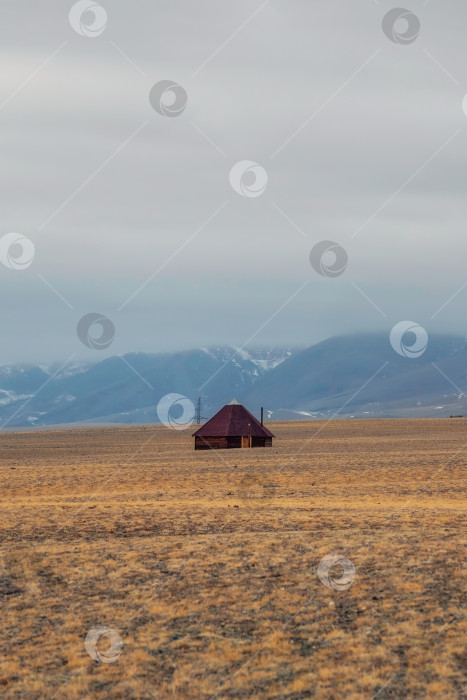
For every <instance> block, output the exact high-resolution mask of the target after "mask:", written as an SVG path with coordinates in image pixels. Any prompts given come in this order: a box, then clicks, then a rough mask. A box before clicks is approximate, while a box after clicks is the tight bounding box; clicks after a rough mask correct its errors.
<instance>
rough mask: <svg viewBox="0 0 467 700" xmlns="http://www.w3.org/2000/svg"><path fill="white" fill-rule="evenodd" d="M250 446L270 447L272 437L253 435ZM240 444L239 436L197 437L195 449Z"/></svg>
mask: <svg viewBox="0 0 467 700" xmlns="http://www.w3.org/2000/svg"><path fill="white" fill-rule="evenodd" d="M251 441H252V445H251V446H252V447H272V438H262V437H253V438H252V439H251ZM241 446H242V438H241V437H198V436H195V450H227V449H233V448H236V447H241Z"/></svg>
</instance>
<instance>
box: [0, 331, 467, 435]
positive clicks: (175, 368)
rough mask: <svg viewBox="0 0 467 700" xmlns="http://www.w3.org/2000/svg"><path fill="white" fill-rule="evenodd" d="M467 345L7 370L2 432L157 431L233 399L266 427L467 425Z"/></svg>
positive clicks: (284, 351)
mask: <svg viewBox="0 0 467 700" xmlns="http://www.w3.org/2000/svg"><path fill="white" fill-rule="evenodd" d="M464 390H465V392H466V393H467V341H466V339H465V338H462V337H460V336H453V335H432V336H431V337H430V340H429V344H428V348H427V350H426V351H425V352H424V354H423V355H422V356H421V357H419V358H417V359H413V358H407V357H401V356H399V355H398V354H397V353H396V352H395V351H394V350H393V348H392V347H391V345H390V343H389V339H388V337H387V336H386V335H384V334H358V335H353V336H346V337H335V338H330V339H329V340H326V341H324V342H322V343H319V344H317V345H314V346H312V347H310V348H307V349H305V350H297V349H292V348H273V349H250V350H248V351H246V350H242V351H237V350H235V349H234V348H230V347H224V348H207V349H198V350H190V351H185V352H177V353H164V354H145V353H131V354H128V355H123V356H121V357H112V358H109V359H106V360H103V361H101V362H97V363H96V364H90V363H72V364H69V365H67V366H65V367H63V368H60V365H59V364H52V365H48V366H45V365H39V366H31V365H14V366H6V367H1V368H0V428H18V427H25V426H29V427H32V426H42V425H55V424H63V423H66V424H70V423H77V424H83V423H87V424H89V423H120V424H135V423H154V422H158V417H157V411H156V408H157V404H158V402H159V400H160V399H161V398H162V397H163V396H164V395H166V394H170V393H172V394H173V393H178V394H183V395H184V396H186V397H188V398H189V399H191V401H193V403H195V404H196V402H197V400H198V398H199V397H201V398H202V415H203V418H205V419H207V418H210V417H211V416H212V415H213V414H214V413H215V412H216V411H217V410H218V409H219V408H220V407H221V406H223V405H224V404H225V403H228V402H229V401H230V400H231V399H232V398H233V397H236V398H237V399H238V400H239V401H240V402H241V403H244V404H245V405H246V406H247V407H248V409H249V410H251V411H252V412H253V413H255V414H258V415H259V409H260V407H261V406H264V408H265V411H266V413H265V415H266V416H267V418H268V419H269V420H279V419H292V418H293V419H300V418H303V419H310V418H330V417H332V416H340V417H345V418H352V417H428V416H449V415H467V398H466V396H465V395H464Z"/></svg>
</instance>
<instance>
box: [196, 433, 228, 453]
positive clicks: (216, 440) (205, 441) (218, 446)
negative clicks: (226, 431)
mask: <svg viewBox="0 0 467 700" xmlns="http://www.w3.org/2000/svg"><path fill="white" fill-rule="evenodd" d="M227 440H228V438H226V437H198V436H195V450H226V449H227V448H228V444H227Z"/></svg>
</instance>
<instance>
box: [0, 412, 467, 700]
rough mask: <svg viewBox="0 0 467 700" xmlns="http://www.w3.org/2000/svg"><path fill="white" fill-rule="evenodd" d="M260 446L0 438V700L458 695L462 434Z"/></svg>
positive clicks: (434, 430) (89, 437)
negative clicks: (328, 562)
mask: <svg viewBox="0 0 467 700" xmlns="http://www.w3.org/2000/svg"><path fill="white" fill-rule="evenodd" d="M268 427H270V428H271V430H272V431H273V432H274V433H275V434H276V436H277V437H276V439H275V440H274V444H273V447H272V448H270V449H253V450H223V451H217V452H210V451H208V452H205V451H200V452H195V451H194V450H193V441H192V438H191V432H192V431H191V430H186V431H174V430H171V429H168V428H165V427H163V426H157V427H153V426H144V427H132V428H126V427H122V428H102V429H100V428H97V429H83V430H64V431H63V430H57V431H45V432H23V433H20V432H14V433H2V434H0V506H1V510H0V538H1V546H0V606H1V608H0V621H1V625H0V696H2V695H3V696H4V697H6V698H28V699H29V698H43V697H46V698H109V697H110V698H152V697H155V698H202V699H208V698H288V699H289V700H299V699H300V698H308V697H315V698H327V699H328V698H331V699H333V698H335V699H336V700H337V698H377V699H378V700H387V699H388V698H397V699H400V698H443V699H450V698H453V699H455V698H459V697H462V694H463V693H464V692H465V691H466V676H465V673H466V665H467V653H466V647H465V641H466V616H465V607H464V606H465V590H466V585H465V563H464V562H465V539H466V538H465V505H466V502H465V465H466V461H467V420H465V419H445V420H441V419H440V420H368V421H365V420H355V421H350V420H349V421H333V422H330V423H327V424H326V423H324V422H303V421H300V422H283V423H270V424H268ZM334 553H336V554H339V555H341V556H344V557H346V558H347V559H349V560H350V561H351V562H352V563H353V565H354V566H355V570H356V574H355V578H354V579H353V582H352V583H351V585H350V587H344V588H345V590H335V587H336V586H337V585H338V584H335V583H334V582H335V581H337V582H338V581H339V577H340V576H341V574H342V568H341V567H339V565H336V566H335V567H334V569H335V570H331V571H330V577H331V578H330V579H328V584H329V586H331V587H327V586H326V585H324V584H323V583H322V581H321V580H320V578H319V577H318V575H317V570H318V565H319V563H320V561H321V560H322V559H323V558H324V557H325V556H327V555H329V554H334ZM333 586H334V587H333ZM99 625H102V626H107V627H109V628H111V629H112V630H115V634H114V635H113V637H112V640H113V642H112V643H113V644H114V646H111V648H110V649H109V645H111V642H110V641H109V637H108V636H107V638H103V639H101V640H100V641H99V642H98V645H97V649H98V650H99V651H100V653H101V654H104V655H105V654H107V656H112V654H113V657H112V658H113V659H115V660H114V662H112V663H105V662H99V661H96V660H94V659H93V658H91V656H90V655H89V654H88V653H87V651H86V649H85V646H84V640H85V638H86V635H87V634H88V632H89V630H91V629H92V628H94V627H96V626H99ZM117 634H118V635H119V637H120V638H121V640H122V644H123V648H122V650H121V654H120V655H119V648H118V646H117V645H116V642H115V640H117V641H118V637H116V635H117Z"/></svg>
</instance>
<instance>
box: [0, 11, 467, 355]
mask: <svg viewBox="0 0 467 700" xmlns="http://www.w3.org/2000/svg"><path fill="white" fill-rule="evenodd" d="M72 4H73V3H72V2H69V3H68V2H67V3H64V2H63V0H60V1H58V0H57V1H54V0H50V1H45V0H43V1H40V2H38V3H35V4H34V5H33V4H32V3H30V2H28V1H27V0H11V1H6V2H4V19H5V21H4V24H3V26H2V29H1V35H2V36H1V39H2V40H1V43H0V46H1V50H0V59H1V61H2V65H3V70H2V71H1V74H0V105H1V104H2V103H3V106H1V107H0V124H1V129H0V149H1V153H2V161H1V162H2V168H1V170H0V177H1V182H0V202H1V209H2V225H1V230H0V236H2V235H4V234H6V233H8V232H10V231H17V232H19V233H22V234H24V235H26V236H28V237H30V238H31V239H32V240H33V241H34V244H35V247H36V257H35V260H34V262H33V264H32V265H31V266H30V267H29V268H28V269H27V270H23V271H15V270H9V269H7V268H6V267H4V266H2V265H0V289H1V293H2V299H3V304H2V309H1V319H2V331H3V333H2V341H3V342H2V344H1V349H0V362H1V363H6V362H12V361H15V360H31V361H36V360H41V361H42V360H44V359H57V358H66V357H68V356H70V355H71V354H72V353H77V354H78V357H80V358H83V359H100V358H101V357H103V356H105V354H114V353H121V352H127V351H132V350H145V351H150V352H156V351H163V350H172V349H176V348H185V347H192V346H199V345H201V346H206V345H209V344H213V343H222V344H227V343H229V344H235V345H241V344H243V343H244V342H245V341H246V340H247V339H248V338H249V337H250V336H251V335H253V334H254V333H255V332H256V331H257V329H259V328H260V327H261V326H263V324H265V322H266V321H267V320H268V319H269V318H270V317H271V316H272V315H273V314H274V313H275V312H276V311H277V310H278V309H279V308H280V307H281V306H282V305H284V303H285V302H286V301H287V300H288V299H289V298H290V297H292V296H293V295H294V293H295V292H296V291H297V290H298V289H299V288H300V286H301V285H302V284H303V283H304V282H308V284H307V285H306V286H305V287H304V288H303V289H302V291H301V292H300V293H298V294H297V295H296V296H295V297H294V298H293V299H292V300H291V301H290V303H288V304H287V305H285V306H284V308H283V309H282V310H281V311H280V312H279V313H278V314H277V315H276V316H275V317H274V318H273V319H272V320H271V321H270V323H269V324H267V325H266V326H265V327H264V329H263V330H262V331H261V332H260V333H259V334H258V335H257V336H256V337H255V338H254V343H253V344H260V345H263V344H264V345H266V344H287V345H294V344H297V345H309V344H312V343H313V342H317V341H319V340H321V339H323V338H325V337H327V336H329V335H333V334H339V333H346V332H350V331H354V330H362V329H367V330H379V329H385V328H387V329H388V332H389V329H390V328H391V327H392V326H393V325H394V324H395V323H396V322H398V321H400V320H405V319H411V320H414V321H417V322H419V323H421V324H422V325H425V326H426V327H427V329H428V330H450V331H455V332H458V333H462V334H463V333H465V331H466V330H467V321H466V319H465V314H464V306H465V299H466V295H467V289H466V290H464V291H462V292H460V293H459V294H458V295H457V296H456V298H455V299H454V300H453V301H452V302H451V303H450V304H449V305H448V306H446V307H445V309H443V311H441V312H440V313H439V314H437V315H436V316H435V318H432V316H433V315H434V314H435V313H436V312H437V310H438V309H439V308H440V307H441V306H442V305H443V304H444V303H445V302H446V301H447V300H448V299H449V298H450V297H451V296H452V295H454V294H455V293H456V292H457V291H458V290H459V289H460V288H461V286H462V285H463V284H464V283H465V282H466V281H467V270H466V265H465V253H466V243H465V238H466V234H465V230H464V228H465V207H466V205H465V197H464V183H465V180H466V178H465V173H464V169H465V156H464V151H465V149H466V147H467V117H466V116H465V115H464V113H463V111H462V100H463V98H464V95H465V93H466V91H467V88H466V86H467V62H466V61H465V52H466V49H465V36H464V32H463V28H464V27H465V26H466V22H467V7H466V6H465V3H463V2H461V1H460V0H456V2H444V3H440V2H439V1H438V0H431V2H430V3H428V4H427V5H425V6H422V4H421V3H420V2H415V1H412V0H411V1H410V2H406V3H405V7H407V8H408V9H409V10H413V12H415V13H416V14H417V15H418V17H419V19H420V24H421V31H420V35H419V37H418V38H417V40H416V41H414V42H413V43H411V44H410V45H407V46H403V45H398V44H395V43H392V42H390V41H389V40H388V39H387V38H386V36H385V35H384V33H383V31H382V28H381V21H382V18H383V16H384V15H385V14H386V12H387V11H388V10H390V9H391V8H392V7H393V4H392V3H390V2H387V1H386V0H381V1H380V2H379V3H376V2H372V1H371V0H365V1H363V0H361V1H355V2H352V3H346V2H344V1H343V0H340V1H339V2H336V1H333V0H331V1H329V0H326V2H324V0H321V1H320V2H306V1H304V0H303V1H299V0H297V1H295V2H290V3H285V2H281V1H280V0H271V2H269V3H268V4H264V3H263V4H264V7H262V9H261V10H260V11H258V12H257V14H256V15H255V16H254V17H253V18H252V19H251V21H249V22H247V20H248V19H249V18H250V17H251V15H252V14H253V13H254V12H255V10H256V9H257V8H260V7H261V3H260V2H256V3H252V2H246V1H245V0H239V1H238V2H236V3H235V4H231V3H219V2H214V0H213V1H212V2H201V3H196V4H195V3H188V2H186V1H185V2H178V1H176V0H175V1H174V0H171V1H170V2H160V3H154V2H150V1H149V0H140V1H139V2H138V3H136V4H135V3H130V2H129V0H118V1H117V0H113V1H112V2H106V1H105V0H103V1H102V3H101V4H102V5H103V6H104V7H105V8H106V10H107V14H108V24H107V26H106V29H105V31H104V32H103V33H102V34H101V35H100V36H98V37H94V38H85V37H82V36H79V35H78V34H77V33H76V32H75V31H73V29H72V28H71V27H70V24H69V21H68V11H69V8H70V7H71V6H72ZM243 24H245V26H244V27H243V28H242V29H240V27H242V25H243ZM401 27H402V28H403V23H402V24H401ZM239 29H240V30H239ZM237 30H239V31H238V32H237ZM235 32H237V33H236V34H235V36H232V35H233V34H234V33H235ZM229 38H230V40H229ZM64 42H66V43H65V44H64ZM62 44H64V45H63V46H62ZM224 44H225V45H224ZM59 47H61V48H60V50H59V51H58V52H57V53H56V55H55V56H54V57H53V58H51V59H50V60H49V61H48V62H47V64H46V65H44V66H43V67H42V68H41V69H40V70H39V71H38V72H37V73H36V74H35V75H33V74H34V73H35V71H37V69H38V68H39V67H40V66H41V65H42V64H43V63H44V62H45V61H46V60H47V59H48V58H49V57H50V56H51V55H52V54H53V53H54V52H55V51H56V50H57V49H58V48H59ZM216 52H217V53H216ZM213 54H215V55H213ZM210 57H212V58H210ZM209 59H210V60H209ZM365 63H366V65H364V64H365ZM204 64H205V65H204ZM362 66H363V67H362ZM31 76H32V77H31ZM351 76H353V77H352V78H351ZM165 79H172V80H174V81H177V82H179V83H180V84H181V85H182V86H183V87H184V88H185V90H186V92H187V94H188V105H187V108H186V110H185V111H184V112H183V114H182V115H181V116H179V117H177V118H172V119H171V118H164V117H163V116H161V115H159V114H157V113H156V112H155V111H154V110H153V109H152V107H151V105H150V103H149V99H148V95H149V91H150V89H151V87H152V85H153V84H154V83H156V82H158V81H159V80H165ZM26 81H28V82H26ZM21 86H22V87H21ZM18 88H20V89H18ZM16 91H17V92H16ZM12 95H13V96H12ZM10 98H11V99H10ZM313 115H315V116H313ZM311 117H312V118H311ZM138 129H141V130H140V131H139V132H138V133H137V135H136V136H134V138H132V139H131V140H130V141H129V142H128V143H127V144H126V145H125V146H123V144H125V142H126V141H127V140H128V139H130V137H131V136H132V135H133V134H135V132H136V131H137V130H138ZM295 133H296V135H295V136H294V137H293V138H292V139H291V140H290V141H289V142H288V143H287V144H286V145H285V146H284V147H283V148H282V149H281V150H279V152H277V153H276V155H273V154H274V153H275V152H276V151H277V149H280V148H281V146H282V145H283V144H284V143H285V142H286V141H288V140H289V139H290V137H291V136H292V135H293V134H295ZM451 138H452V140H450V139H451ZM449 140H450V141H449ZM448 141H449V143H448ZM122 146H123V147H122ZM117 151H118V153H117V154H116V155H115V157H113V158H112V156H113V155H114V154H115V153H116V152H117ZM223 154H224V155H223ZM272 156H273V157H272ZM240 160H252V161H256V162H258V163H260V164H261V165H262V166H263V167H264V168H265V169H266V171H267V173H268V177H269V180H268V186H267V189H266V191H265V192H264V194H263V195H262V196H261V197H258V198H247V197H245V198H242V197H240V196H239V195H238V194H236V193H235V192H234V191H233V189H232V187H231V186H230V183H229V172H230V169H231V167H232V166H233V165H234V163H236V162H237V161H240ZM107 161H109V162H108V163H107V165H105V166H104V167H102V166H103V164H104V163H106V162H107ZM101 167H102V169H101V170H99V169H100V168H101ZM96 171H99V172H97V174H95V173H96ZM94 174H95V176H93V175H94ZM92 176H93V177H92ZM88 179H89V182H88V183H87V184H86V185H85V186H84V187H82V189H81V190H80V191H78V192H77V193H76V195H75V196H74V197H72V198H71V199H70V197H71V195H72V194H73V193H74V192H76V191H77V190H79V188H81V186H82V185H83V184H84V183H85V182H86V181H87V180H88ZM409 180H410V181H409ZM406 182H407V185H406V186H405V187H404V188H403V189H401V188H402V185H404V183H406ZM398 190H401V191H400V192H399V193H398V194H397V195H396V196H394V197H393V195H394V194H395V193H396V192H398ZM68 199H70V201H69V202H68V203H67V204H66V206H63V208H61V207H62V205H63V204H64V203H65V202H66V201H67V200H68ZM224 203H226V204H225V206H224V208H222V210H221V211H219V213H218V214H217V215H216V216H214V218H212V220H211V221H210V223H208V224H207V225H206V226H204V227H203V224H204V223H205V222H206V221H207V220H209V219H210V217H212V216H213V214H214V213H215V212H216V211H217V210H218V209H219V208H220V207H222V205H223V204H224ZM59 209H60V210H59ZM58 210H59V211H58ZM56 212H57V213H56ZM367 221H368V223H367V224H366V225H365V226H363V228H361V230H360V232H359V233H358V235H357V236H355V237H352V236H353V234H355V232H356V231H357V230H359V229H360V227H362V225H363V224H364V223H365V222H367ZM46 222H47V223H46ZM200 228H201V230H200V231H199V233H198V234H197V235H196V236H194V237H193V238H192V240H191V241H190V242H189V243H187V244H186V245H185V247H183V248H182V250H180V252H179V253H178V254H176V255H174V253H175V252H176V251H177V250H178V249H179V248H180V247H181V246H182V245H183V244H184V243H185V242H186V241H187V239H189V238H190V236H192V235H193V234H194V233H195V232H196V231H197V230H198V229H200ZM302 234H303V235H302ZM323 239H330V240H333V241H336V242H337V243H339V244H341V245H342V246H344V248H346V250H347V251H348V254H349V265H348V267H347V270H346V272H345V273H344V274H343V275H342V276H340V277H339V278H336V279H326V278H324V277H321V276H319V275H317V274H316V273H315V272H314V271H313V270H312V268H311V266H310V264H309V260H308V257H309V253H310V250H311V248H312V247H313V245H314V244H315V243H316V242H318V241H320V240H323ZM171 256H173V258H172V259H171V260H170V261H169V262H167V264H165V263H166V261H167V260H168V259H169V258H171ZM164 265H165V266H164ZM162 266H163V267H162ZM161 267H162V269H161V270H160V272H159V273H158V274H157V275H155V276H154V277H153V279H151V281H149V282H148V283H147V284H146V286H144V288H143V289H142V290H141V291H140V292H139V293H137V294H136V295H135V296H133V297H132V299H131V301H129V302H128V303H127V304H126V305H125V306H124V307H123V308H121V307H122V305H123V304H125V302H126V301H127V300H128V299H129V297H130V296H132V295H133V294H134V292H135V291H136V290H137V289H138V288H139V287H140V286H141V285H142V284H143V283H145V281H146V280H148V279H149V278H150V277H151V276H152V275H154V273H155V271H156V270H158V269H159V268H161ZM50 287H53V288H54V289H55V290H56V292H57V293H54V291H53V290H52V289H51V288H50ZM364 295H366V296H367V297H368V298H365V296H364ZM60 296H61V297H63V299H64V300H65V301H63V299H61V298H60ZM371 302H373V304H372V303H371ZM375 305H376V306H377V307H378V308H379V309H380V310H381V312H382V313H381V312H380V311H378V310H377V309H376V308H375ZM69 306H72V307H73V308H72V309H71V308H69ZM119 309H121V310H119ZM92 311H99V312H102V313H104V314H107V315H108V316H109V317H110V318H111V319H112V320H113V322H114V324H115V327H116V338H115V341H114V343H113V344H112V345H111V346H110V348H109V349H108V350H107V351H106V352H101V353H96V351H92V350H87V349H86V348H85V347H84V346H83V345H82V344H81V343H80V341H79V340H78V338H77V336H76V330H75V329H76V324H77V322H78V320H79V318H80V317H81V316H83V315H84V314H86V313H88V312H92ZM383 314H385V315H383Z"/></svg>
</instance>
